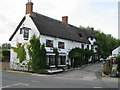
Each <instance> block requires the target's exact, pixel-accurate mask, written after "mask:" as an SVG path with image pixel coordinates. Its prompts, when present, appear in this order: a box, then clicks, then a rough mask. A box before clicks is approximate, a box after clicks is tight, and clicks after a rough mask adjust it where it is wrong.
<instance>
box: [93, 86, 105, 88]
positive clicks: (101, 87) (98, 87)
mask: <svg viewBox="0 0 120 90" xmlns="http://www.w3.org/2000/svg"><path fill="white" fill-rule="evenodd" d="M93 88H103V87H99V86H98V87H93Z"/></svg>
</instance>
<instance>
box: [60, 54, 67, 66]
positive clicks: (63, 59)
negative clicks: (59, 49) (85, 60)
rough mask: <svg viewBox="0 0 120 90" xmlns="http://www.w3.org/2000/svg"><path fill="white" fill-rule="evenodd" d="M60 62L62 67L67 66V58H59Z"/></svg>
mask: <svg viewBox="0 0 120 90" xmlns="http://www.w3.org/2000/svg"><path fill="white" fill-rule="evenodd" d="M59 60H60V61H59V63H60V65H65V64H66V56H59Z"/></svg>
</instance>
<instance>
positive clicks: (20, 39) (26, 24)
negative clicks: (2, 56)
mask: <svg viewBox="0 0 120 90" xmlns="http://www.w3.org/2000/svg"><path fill="white" fill-rule="evenodd" d="M23 27H29V28H31V30H29V38H28V40H24V38H23V34H20V28H23ZM20 28H19V30H18V31H17V33H16V34H15V36H14V37H13V39H12V41H11V46H12V47H16V45H17V43H22V44H28V42H29V40H30V39H31V37H32V36H33V35H34V34H35V35H36V36H37V37H39V36H40V34H39V32H38V30H37V28H36V26H35V25H34V23H33V21H32V19H31V18H30V17H29V14H28V15H26V20H25V21H24V22H23V24H22V25H21V27H20ZM25 51H26V59H27V60H26V61H25V62H23V63H27V61H28V60H29V56H28V52H27V47H26V46H25ZM16 57H17V54H16V53H15V52H14V51H13V50H12V49H11V57H10V62H11V63H10V67H11V69H13V68H14V69H19V68H20V66H19V65H17V63H19V59H17V58H16Z"/></svg>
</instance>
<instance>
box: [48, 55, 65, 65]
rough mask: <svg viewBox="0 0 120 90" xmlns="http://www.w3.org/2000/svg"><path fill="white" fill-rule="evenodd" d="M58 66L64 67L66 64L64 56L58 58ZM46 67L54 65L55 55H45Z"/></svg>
mask: <svg viewBox="0 0 120 90" xmlns="http://www.w3.org/2000/svg"><path fill="white" fill-rule="evenodd" d="M57 63H58V65H65V64H66V56H59V58H58V62H57ZM46 64H47V65H55V55H47V62H46Z"/></svg>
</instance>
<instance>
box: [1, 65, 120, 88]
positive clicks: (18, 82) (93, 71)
mask: <svg viewBox="0 0 120 90" xmlns="http://www.w3.org/2000/svg"><path fill="white" fill-rule="evenodd" d="M100 67H101V63H96V64H90V65H87V66H84V67H82V68H79V69H76V70H71V71H69V72H63V73H59V74H53V75H43V74H31V73H26V72H18V71H13V73H11V71H8V72H2V87H3V88H118V79H117V78H111V77H102V76H101V74H100V72H99V71H100Z"/></svg>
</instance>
